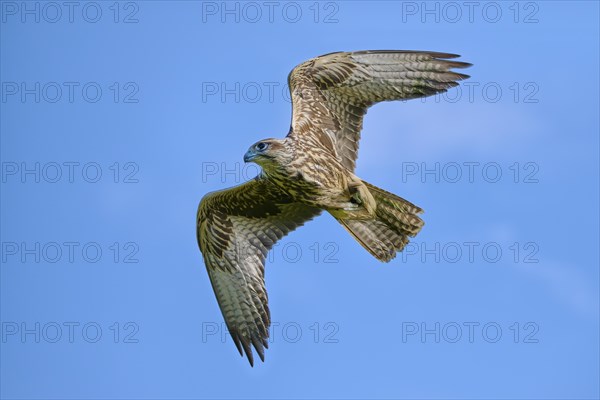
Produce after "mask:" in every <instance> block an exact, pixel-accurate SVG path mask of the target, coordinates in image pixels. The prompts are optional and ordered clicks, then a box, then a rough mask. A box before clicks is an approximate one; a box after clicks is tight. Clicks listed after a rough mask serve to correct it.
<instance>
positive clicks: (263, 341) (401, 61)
mask: <svg viewBox="0 0 600 400" xmlns="http://www.w3.org/2000/svg"><path fill="white" fill-rule="evenodd" d="M456 57H458V55H455V54H447V53H437V52H427V51H396V50H384V51H373V50H368V51H356V52H338V53H330V54H326V55H323V56H320V57H316V58H313V59H310V60H308V61H305V62H303V63H302V64H300V65H298V66H296V67H295V68H294V69H293V70H292V71H291V72H290V74H289V76H288V85H289V88H290V93H291V99H292V122H291V127H290V130H289V132H288V134H287V136H286V137H285V138H283V139H264V140H261V141H259V142H257V143H255V144H253V145H252V146H250V148H249V150H248V151H247V152H246V154H245V155H244V161H245V162H254V163H256V164H258V165H259V166H260V167H261V170H262V171H261V173H260V174H259V175H258V176H257V177H256V178H254V179H252V180H250V181H248V182H246V183H243V184H241V185H238V186H235V187H232V188H229V189H225V190H221V191H216V192H212V193H209V194H207V195H206V196H204V198H203V199H202V200H201V201H200V205H199V207H198V213H197V239H198V245H199V247H200V251H201V252H202V255H203V258H204V263H205V265H206V269H207V271H208V275H209V277H210V282H211V284H212V287H213V289H214V292H215V295H216V297H217V301H218V303H219V306H220V308H221V312H222V314H223V317H224V319H225V322H226V324H227V327H228V329H229V332H230V334H231V337H232V339H233V341H234V343H235V345H236V347H237V349H238V351H239V352H240V354H241V355H242V356H243V355H244V353H245V354H246V356H247V358H248V361H249V362H250V365H254V360H253V352H252V346H253V347H254V349H255V351H256V352H257V354H258V355H259V357H260V359H261V360H262V361H264V349H265V348H267V347H268V337H269V326H270V323H271V316H270V312H269V306H268V297H267V291H266V289H265V281H264V271H265V258H266V256H267V253H268V251H269V250H270V249H271V248H272V247H273V245H274V244H275V243H276V242H277V241H278V240H279V239H281V238H282V237H284V236H285V235H287V234H288V233H290V232H291V231H293V230H294V229H296V228H298V227H299V226H301V225H303V224H304V223H305V222H307V221H309V220H311V219H312V218H314V217H316V216H317V215H319V214H320V213H321V212H322V211H323V210H325V211H327V212H329V213H330V214H331V215H332V216H333V217H334V218H335V219H336V220H337V221H338V222H339V223H340V224H341V225H342V226H343V227H344V228H345V229H346V230H347V231H348V232H349V233H350V234H351V235H352V236H353V237H354V238H355V239H356V240H357V241H358V243H360V244H361V245H362V246H363V247H364V248H365V249H366V250H367V251H368V252H369V253H371V254H372V255H373V256H374V257H375V258H377V259H378V260H381V261H384V262H387V261H390V260H391V259H393V258H394V257H395V256H396V253H397V252H399V251H401V250H402V249H403V248H404V246H406V244H407V243H408V240H409V237H414V236H415V235H416V234H417V233H418V232H419V231H420V230H421V228H422V227H423V220H422V219H421V218H419V214H420V213H421V212H422V210H421V208H419V207H417V206H416V205H414V204H412V203H410V202H409V201H407V200H404V199H403V198H401V197H398V196H396V195H394V194H392V193H389V192H387V191H385V190H383V189H380V188H378V187H376V186H374V185H371V184H369V183H367V182H365V181H364V180H362V179H361V178H359V177H358V176H356V175H355V174H354V169H355V164H356V159H357V154H358V142H359V139H360V134H361V129H362V124H363V118H364V115H365V114H366V112H367V109H368V108H369V107H370V106H372V105H373V104H375V103H378V102H381V101H391V100H405V99H414V98H419V97H426V96H430V95H433V94H435V93H441V92H445V91H446V90H447V89H449V88H451V87H454V86H457V85H458V83H457V81H460V80H463V79H466V78H468V77H469V76H468V75H464V74H460V73H457V72H454V71H452V70H451V69H453V68H466V67H469V66H470V65H471V64H468V63H465V62H460V61H455V60H452V59H454V58H456Z"/></svg>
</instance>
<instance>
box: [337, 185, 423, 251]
mask: <svg viewBox="0 0 600 400" xmlns="http://www.w3.org/2000/svg"><path fill="white" fill-rule="evenodd" d="M363 183H364V184H365V185H366V187H367V188H368V189H369V191H370V192H371V194H372V195H373V197H374V198H375V201H376V203H377V210H376V218H374V219H368V220H365V219H341V218H337V220H338V222H339V223H341V224H342V225H343V226H344V228H346V230H348V232H350V234H351V235H352V236H354V238H355V239H356V240H357V241H358V242H359V243H360V244H361V245H362V246H363V247H364V248H365V249H366V250H367V251H368V252H369V253H371V254H372V255H373V256H375V258H377V259H378V260H380V261H384V262H388V261H390V260H391V259H393V258H394V257H396V253H397V252H399V251H402V249H403V248H404V246H406V244H407V243H408V240H409V239H408V238H409V237H414V236H415V235H416V234H417V233H419V231H420V230H421V228H422V227H423V225H424V222H423V220H422V219H421V218H419V217H418V214H420V213H422V212H423V210H422V209H421V208H419V207H417V206H415V205H414V204H412V203H411V202H409V201H407V200H404V199H403V198H401V197H398V196H396V195H395V194H393V193H390V192H387V191H385V190H383V189H380V188H378V187H377V186H374V185H371V184H369V183H367V182H364V181H363Z"/></svg>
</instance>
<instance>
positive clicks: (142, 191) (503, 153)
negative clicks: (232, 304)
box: [0, 1, 600, 399]
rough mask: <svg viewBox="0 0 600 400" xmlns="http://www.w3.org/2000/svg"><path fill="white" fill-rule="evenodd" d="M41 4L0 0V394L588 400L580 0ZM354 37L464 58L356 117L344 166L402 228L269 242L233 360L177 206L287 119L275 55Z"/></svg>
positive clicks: (589, 80)
mask: <svg viewBox="0 0 600 400" xmlns="http://www.w3.org/2000/svg"><path fill="white" fill-rule="evenodd" d="M61 4H62V3H38V2H26V3H22V2H7V1H2V2H0V7H1V8H0V9H1V11H2V14H1V18H2V19H1V25H0V27H1V38H0V45H1V50H0V56H1V61H0V74H1V77H0V81H1V82H2V93H1V95H2V98H1V99H0V106H1V118H0V128H1V151H0V156H1V161H2V169H1V172H2V176H1V178H2V180H1V195H0V199H1V219H2V226H1V230H0V233H1V235H2V237H1V245H2V249H1V250H2V254H1V258H2V260H1V261H2V264H1V270H0V274H1V275H0V276H1V297H0V299H1V307H0V311H1V318H0V319H1V321H2V331H1V333H2V337H1V341H0V345H1V355H0V361H1V369H0V378H1V385H0V387H1V389H0V395H1V396H2V397H3V398H23V399H25V398H172V397H178V398H229V399H238V398H240V399H241V398H317V397H318V398H372V397H377V398H598V397H599V396H600V393H599V382H598V376H599V374H600V370H599V321H598V314H599V304H598V299H599V287H598V286H599V268H598V265H599V258H598V242H599V232H598V229H599V227H598V222H599V215H598V204H599V198H598V196H599V186H598V184H599V183H598V182H599V175H598V163H599V158H598V156H599V153H598V151H599V139H598V132H599V123H598V109H599V101H598V100H599V99H598V94H599V93H598V87H599V82H598V69H599V54H598V48H599V43H598V36H599V31H598V29H599V28H598V12H599V10H598V3H597V2H560V1H553V2H520V3H515V2H498V3H495V2H475V3H474V5H473V6H470V5H465V3H464V2H451V3H443V2H441V3H440V2H430V3H427V4H425V3H422V2H394V1H386V2H369V3H367V2H364V1H352V2H321V3H315V2H296V3H295V2H273V3H269V2H251V3H235V2H230V3H227V5H224V3H222V2H196V1H178V2H172V3H170V4H167V2H164V1H138V2H121V3H114V2H97V3H93V2H92V3H88V2H81V3H80V2H77V3H74V5H73V6H66V5H64V4H63V5H61ZM469 4H470V3H469ZM71 7H72V8H71ZM362 49H415V50H433V51H442V52H451V53H457V54H461V55H462V60H464V61H467V62H471V63H473V64H474V66H473V67H472V68H470V69H469V70H468V73H469V74H470V75H471V76H472V78H471V79H470V80H468V81H466V82H465V84H464V85H463V86H462V87H461V88H460V89H453V90H451V91H450V92H449V93H448V94H447V95H445V96H441V97H437V98H428V99H426V100H425V101H421V100H412V101H410V102H395V103H386V104H379V105H376V106H375V107H373V108H372V109H371V110H370V111H369V113H368V115H367V117H366V120H365V124H364V132H363V140H362V142H361V150H360V154H359V159H358V165H357V174H358V175H359V176H361V177H362V178H364V179H365V180H367V181H370V182H372V183H374V184H377V185H378V186H381V187H383V188H385V189H387V190H390V191H392V192H394V193H397V194H399V195H401V196H403V197H405V198H407V199H409V200H410V201H412V202H414V203H416V204H418V205H419V206H421V207H422V208H424V209H425V214H424V219H425V222H426V225H425V228H424V229H423V231H422V232H421V233H420V234H419V236H418V237H417V238H415V239H414V241H413V242H412V244H411V245H409V247H408V248H407V249H406V251H405V253H403V254H400V255H399V256H398V257H397V259H396V260H394V261H392V262H391V263H389V264H381V263H379V262H378V261H376V260H375V259H373V258H372V257H371V256H370V255H369V254H368V253H366V252H365V251H364V250H363V249H362V248H361V247H360V246H359V245H358V244H357V243H355V242H354V241H353V239H352V238H351V237H350V236H349V235H348V234H347V233H346V232H345V231H344V230H343V229H342V228H341V227H340V226H338V225H337V224H336V223H335V221H334V220H333V219H332V218H331V217H329V216H321V217H319V218H318V219H317V220H315V221H312V222H311V223H309V224H307V225H306V226H305V227H303V228H301V229H299V230H298V231H296V232H294V233H292V234H291V235H290V236H288V237H287V238H286V239H284V240H283V241H282V242H280V244H279V245H278V246H277V247H276V248H275V249H274V251H273V253H272V255H271V256H270V261H269V262H268V263H267V267H266V271H267V272H266V282H267V288H268V291H269V297H270V307H271V313H272V319H273V321H274V324H273V325H274V326H273V330H272V332H271V333H272V341H271V345H270V349H269V350H268V351H267V354H266V362H265V363H264V364H263V363H260V362H259V363H258V365H255V367H254V368H250V367H249V365H248V363H247V361H246V360H245V359H243V358H241V357H239V355H238V354H237V350H236V349H235V346H234V345H233V343H232V341H231V339H230V338H229V337H227V336H226V334H225V333H224V331H223V325H222V317H221V314H220V311H219V309H218V306H217V303H216V300H215V298H214V294H213V292H212V289H211V287H210V283H209V281H208V277H207V275H206V272H205V268H204V265H203V262H202V259H201V255H200V253H199V251H198V249H197V245H196V238H195V213H196V207H197V205H198V202H199V200H200V198H201V197H202V196H203V195H204V194H205V193H207V192H209V191H212V190H217V189H221V188H224V187H228V186H233V185H235V184H237V183H241V182H243V181H244V180H246V179H248V178H251V177H252V176H253V174H254V173H255V172H256V169H255V168H254V167H252V166H250V167H248V166H244V164H243V162H242V156H243V154H244V152H245V151H246V149H247V148H248V146H249V145H250V144H252V143H254V142H256V141H257V140H259V139H262V138H265V137H281V136H284V135H285V133H286V132H287V130H288V127H289V119H290V103H289V100H288V97H287V94H286V93H285V82H286V77H287V74H288V72H289V71H290V70H291V68H293V67H294V66H295V65H297V64H298V63H300V62H302V61H304V60H306V59H308V58H311V57H314V56H317V55H320V54H324V53H329V52H332V51H340V50H362Z"/></svg>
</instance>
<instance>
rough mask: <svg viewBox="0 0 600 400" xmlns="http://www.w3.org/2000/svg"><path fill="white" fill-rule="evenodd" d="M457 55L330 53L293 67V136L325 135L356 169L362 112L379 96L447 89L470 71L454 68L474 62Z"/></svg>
mask: <svg viewBox="0 0 600 400" xmlns="http://www.w3.org/2000/svg"><path fill="white" fill-rule="evenodd" d="M456 57H458V55H455V54H446V53H435V52H422V51H395V50H368V51H357V52H352V53H348V52H340V53H331V54H326V55H323V56H320V57H316V58H313V59H311V60H308V61H306V62H304V63H302V64H300V65H298V66H297V67H296V68H294V69H293V70H292V72H290V75H289V76H288V85H289V87H290V93H291V97H292V107H293V109H292V129H291V131H290V135H325V136H327V137H328V138H327V137H324V138H318V139H319V141H321V142H323V141H325V142H327V141H328V140H332V141H333V142H334V144H335V150H336V152H337V156H338V158H339V159H340V160H341V161H342V164H343V165H344V166H345V167H346V168H348V169H349V170H350V171H353V170H354V167H355V162H356V158H357V153H358V142H359V140H360V131H361V130H362V121H363V116H364V115H365V114H366V112H367V109H368V108H369V107H370V106H371V105H373V104H375V103H378V102H380V101H389V100H401V99H414V98H418V97H426V96H430V95H432V94H435V93H441V92H445V91H446V90H447V89H448V88H451V87H454V86H457V85H458V83H457V81H460V80H462V79H466V78H468V77H469V76H468V75H464V74H459V73H456V72H453V71H450V69H452V68H466V67H469V66H470V65H471V64H468V63H464V62H459V61H449V60H448V59H452V58H456Z"/></svg>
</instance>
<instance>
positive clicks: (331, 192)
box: [276, 168, 347, 208]
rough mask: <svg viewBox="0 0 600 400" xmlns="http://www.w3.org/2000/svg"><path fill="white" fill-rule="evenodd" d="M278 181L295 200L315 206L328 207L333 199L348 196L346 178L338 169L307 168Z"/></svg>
mask: <svg viewBox="0 0 600 400" xmlns="http://www.w3.org/2000/svg"><path fill="white" fill-rule="evenodd" d="M276 181H277V182H278V185H279V186H280V187H281V188H282V189H283V190H284V191H285V192H286V193H288V194H289V195H290V197H292V198H293V199H294V200H296V201H298V202H301V203H304V204H308V205H311V206H314V207H319V208H327V207H328V206H329V205H330V203H331V201H332V199H337V198H340V197H342V196H344V197H347V191H346V187H347V185H346V179H345V177H344V176H341V175H340V174H338V173H336V171H323V170H322V169H320V168H305V169H303V170H302V171H294V172H293V173H290V174H286V175H285V176H282V177H279V179H276Z"/></svg>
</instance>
